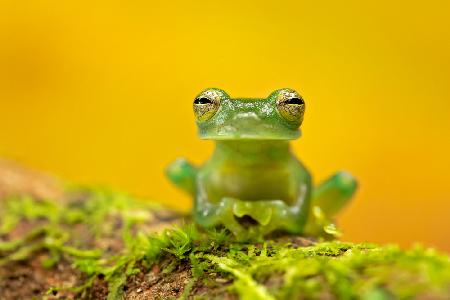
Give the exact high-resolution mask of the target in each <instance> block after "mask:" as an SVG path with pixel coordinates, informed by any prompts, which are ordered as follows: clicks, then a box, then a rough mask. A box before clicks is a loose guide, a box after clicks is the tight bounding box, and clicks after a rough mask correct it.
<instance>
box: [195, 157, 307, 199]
mask: <svg viewBox="0 0 450 300" xmlns="http://www.w3.org/2000/svg"><path fill="white" fill-rule="evenodd" d="M204 183H205V189H206V193H207V195H208V198H209V201H211V202H213V203H217V202H219V201H220V200H221V199H222V198H224V197H232V198H237V199H240V200H244V201H258V200H283V201H284V202H286V203H288V204H291V203H293V202H294V199H295V197H296V190H297V189H296V185H297V186H298V183H295V180H293V178H292V174H291V173H290V172H289V170H288V169H287V168H282V167H278V166H277V167H269V168H268V167H267V166H263V167H257V166H256V167H251V168H233V167H227V168H223V169H221V170H215V171H212V172H211V173H209V174H208V176H205V178H204Z"/></svg>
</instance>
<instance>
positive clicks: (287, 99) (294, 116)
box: [276, 89, 305, 126]
mask: <svg viewBox="0 0 450 300" xmlns="http://www.w3.org/2000/svg"><path fill="white" fill-rule="evenodd" d="M276 105H277V110H278V112H279V113H280V115H281V116H282V117H283V118H284V119H286V120H287V121H289V122H292V123H294V124H296V125H299V126H300V124H301V123H302V122H303V115H304V114H305V101H304V100H303V98H302V96H300V95H299V94H298V93H297V92H296V91H294V90H291V89H283V90H280V91H278V93H277V96H276Z"/></svg>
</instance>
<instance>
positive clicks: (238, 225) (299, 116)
mask: <svg viewBox="0 0 450 300" xmlns="http://www.w3.org/2000/svg"><path fill="white" fill-rule="evenodd" d="M304 110H305V104H304V101H303V99H302V98H301V96H300V95H299V94H298V93H297V92H295V91H293V90H291V89H281V90H277V91H275V92H273V93H272V94H271V95H270V96H269V97H268V98H266V99H244V98H239V99H231V98H230V97H229V96H228V95H227V94H226V93H225V92H224V91H222V90H219V89H208V90H205V91H203V92H202V93H201V94H200V95H199V96H198V97H197V98H196V100H195V102H194V112H195V114H196V117H197V125H198V128H199V135H200V138H202V139H212V140H215V141H216V149H215V151H214V153H213V155H212V157H211V158H210V159H209V160H208V161H206V162H205V164H204V165H203V166H201V167H200V168H196V167H194V166H192V165H191V164H190V163H188V162H187V161H186V160H184V159H178V160H176V161H175V162H174V163H172V165H170V166H169V167H168V169H167V175H168V177H169V179H170V180H171V181H172V182H173V183H174V184H175V185H177V186H179V187H180V188H182V189H184V190H185V191H187V192H189V193H190V194H191V195H192V196H193V197H194V199H195V202H194V214H193V215H194V218H195V220H196V222H197V223H198V224H200V225H202V226H204V227H214V226H217V225H223V226H225V227H226V228H228V229H229V230H230V231H231V232H233V233H234V234H235V235H236V236H237V237H238V238H240V239H252V238H255V237H261V236H264V235H266V234H268V233H270V232H272V231H274V230H285V231H288V232H290V233H296V234H299V233H303V232H304V231H305V228H306V224H307V220H308V217H309V216H310V215H311V214H310V212H311V206H312V205H315V206H320V208H321V210H322V211H323V212H324V213H325V214H327V217H332V216H333V215H334V214H335V213H336V212H337V211H339V210H340V208H341V207H342V206H343V205H344V204H345V203H346V202H348V200H349V199H350V198H351V196H352V194H353V193H354V191H355V189H356V181H355V180H354V178H353V177H352V176H351V175H349V174H348V173H346V172H340V173H337V174H336V175H335V176H333V177H331V178H330V179H329V180H327V181H325V182H324V183H323V184H322V185H320V186H319V187H317V188H316V189H315V191H314V193H313V192H312V184H311V175H310V173H309V172H308V171H307V169H306V168H305V167H304V166H303V165H302V163H301V162H300V161H299V160H298V159H297V158H296V157H295V156H294V155H293V153H292V152H291V151H290V146H289V140H292V139H296V138H298V137H299V136H300V129H299V127H300V125H301V123H302V121H303V114H304ZM310 227H311V226H310ZM311 228H313V227H311Z"/></svg>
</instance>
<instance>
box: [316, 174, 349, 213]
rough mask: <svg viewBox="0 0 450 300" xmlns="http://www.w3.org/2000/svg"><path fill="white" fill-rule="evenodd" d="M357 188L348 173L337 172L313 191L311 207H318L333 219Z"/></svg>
mask: <svg viewBox="0 0 450 300" xmlns="http://www.w3.org/2000/svg"><path fill="white" fill-rule="evenodd" d="M357 187H358V183H357V181H356V179H355V178H354V177H353V176H352V175H351V174H350V173H348V172H344V171H341V172H338V173H336V174H335V175H333V176H331V177H330V178H329V179H327V180H325V181H324V182H323V183H322V184H320V185H319V186H317V187H316V188H315V189H314V191H313V196H312V201H311V206H312V207H314V206H317V207H320V209H321V210H322V212H323V213H324V214H325V216H327V217H328V218H332V217H334V216H335V215H336V214H337V213H338V212H339V211H340V210H341V209H342V208H343V207H344V206H345V205H346V204H347V203H348V202H349V201H350V199H351V198H352V196H353V194H354V193H355V191H356V189H357Z"/></svg>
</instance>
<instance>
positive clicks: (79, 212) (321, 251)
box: [0, 189, 450, 299]
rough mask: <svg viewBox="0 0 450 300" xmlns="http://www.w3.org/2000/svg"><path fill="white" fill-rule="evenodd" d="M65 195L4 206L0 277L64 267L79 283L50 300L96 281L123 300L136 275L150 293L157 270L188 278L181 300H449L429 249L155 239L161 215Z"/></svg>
mask: <svg viewBox="0 0 450 300" xmlns="http://www.w3.org/2000/svg"><path fill="white" fill-rule="evenodd" d="M71 195H72V197H71V199H69V200H68V201H67V202H66V203H64V204H62V203H57V202H53V201H43V200H35V199H32V198H28V197H22V198H9V199H7V200H5V201H3V202H0V234H2V236H3V238H2V240H0V268H1V267H4V268H7V267H8V266H9V265H11V264H14V263H15V262H17V261H27V260H31V259H33V258H34V257H35V256H36V254H38V253H43V254H44V256H45V259H44V260H42V261H41V263H42V265H43V267H44V268H47V269H52V268H56V266H58V265H59V264H61V263H62V262H63V261H65V262H69V263H70V265H71V266H72V268H73V269H74V270H76V274H78V275H77V278H78V280H77V281H76V283H75V284H73V285H71V286H51V287H48V295H49V297H51V296H52V295H53V294H54V293H56V292H58V291H62V290H69V291H72V292H73V293H74V294H75V295H77V297H84V298H89V297H92V294H91V293H90V291H91V290H92V289H95V286H96V283H98V281H99V278H100V279H101V281H102V282H103V281H104V282H105V283H106V285H107V289H108V296H107V298H108V299H122V298H123V297H124V295H125V294H127V293H130V289H132V288H134V287H135V285H136V283H134V281H133V279H136V278H141V277H142V276H141V275H142V274H144V275H145V276H144V277H142V278H144V279H142V280H141V281H139V284H141V286H142V287H143V288H147V289H148V288H149V286H151V285H152V284H155V283H154V281H152V280H151V279H149V278H150V277H151V276H150V275H151V274H152V272H153V271H152V270H153V269H154V268H155V266H159V267H160V268H161V272H159V273H158V276H163V277H164V276H169V275H171V274H172V275H173V274H178V273H180V274H181V272H183V274H186V270H187V271H188V274H189V279H188V280H186V282H184V281H183V283H182V285H183V286H184V289H182V290H181V291H178V292H177V295H178V296H179V297H180V298H184V299H187V298H189V297H193V296H196V297H197V298H201V297H202V296H203V297H204V298H211V297H217V298H223V297H224V296H225V295H229V296H233V295H236V296H239V298H241V299H297V298H300V299H311V298H339V299H354V298H362V299H391V298H399V299H410V298H413V297H419V298H420V297H422V298H446V297H448V296H449V295H450V259H449V257H448V256H446V255H444V254H440V253H438V252H437V251H435V250H433V249H426V248H423V247H420V246H417V247H415V248H413V249H410V250H407V251H404V250H401V249H400V248H399V247H397V246H395V245H391V246H383V247H381V246H377V245H373V244H353V243H345V242H340V241H328V242H318V243H311V242H307V243H306V245H305V243H304V241H305V240H302V241H303V242H299V241H298V239H297V238H295V237H283V238H275V239H272V240H267V241H265V242H264V243H258V244H250V243H238V242H236V241H234V240H233V238H232V236H231V235H230V234H229V233H228V232H227V231H226V230H221V229H215V230H211V231H207V232H206V231H202V230H200V229H198V228H197V227H196V226H195V225H194V224H192V223H191V222H190V221H185V222H184V225H180V226H178V227H173V228H170V229H164V230H157V231H156V232H154V233H151V231H152V229H155V228H154V226H155V225H158V224H161V222H162V220H165V219H167V218H164V217H161V215H160V214H161V213H164V210H163V209H162V208H161V207H159V206H156V205H152V204H148V203H146V202H143V201H140V200H139V199H135V198H133V197H130V196H128V195H125V194H122V193H119V192H112V191H108V190H104V189H77V190H74V191H72V192H71ZM27 225H28V226H27ZM18 228H22V230H18ZM18 231H20V232H19V233H18ZM111 240H113V241H114V242H113V243H111V242H110V241H111ZM31 271H32V270H30V272H31ZM177 272H178V273H177ZM139 276H141V277H139ZM171 278H176V276H172V277H171ZM160 281H161V280H160ZM156 284H157V283H156ZM139 289H141V288H135V289H134V290H133V292H134V291H135V290H139ZM90 295H91V296H90ZM160 296H164V295H160Z"/></svg>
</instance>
